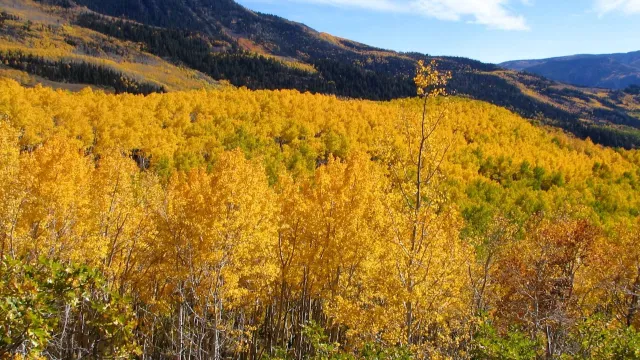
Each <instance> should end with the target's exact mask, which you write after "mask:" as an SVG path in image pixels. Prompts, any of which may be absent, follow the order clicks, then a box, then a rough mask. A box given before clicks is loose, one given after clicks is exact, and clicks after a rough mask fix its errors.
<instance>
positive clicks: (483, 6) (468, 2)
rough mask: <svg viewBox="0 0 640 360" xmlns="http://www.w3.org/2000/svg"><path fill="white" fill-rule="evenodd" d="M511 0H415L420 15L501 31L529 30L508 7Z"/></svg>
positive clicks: (519, 17) (524, 21) (520, 18)
mask: <svg viewBox="0 0 640 360" xmlns="http://www.w3.org/2000/svg"><path fill="white" fill-rule="evenodd" d="M508 3H509V0H414V1H413V6H414V7H415V8H416V9H418V10H420V13H422V14H424V15H426V16H429V17H434V18H436V19H440V20H451V21H458V20H461V19H463V18H465V17H469V18H471V19H472V20H471V22H474V23H478V24H482V25H486V26H489V27H492V28H496V29H501V30H528V29H529V27H528V26H527V21H526V20H525V18H524V17H523V16H521V15H514V14H513V13H512V12H511V11H510V10H509V9H508V7H507V5H508Z"/></svg>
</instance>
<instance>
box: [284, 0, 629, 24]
mask: <svg viewBox="0 0 640 360" xmlns="http://www.w3.org/2000/svg"><path fill="white" fill-rule="evenodd" d="M295 1H299V2H307V3H316V4H326V5H332V6H345V7H358V8H363V9H368V10H376V11H392V12H398V13H413V14H419V15H422V16H425V17H429V18H435V19H438V20H445V21H461V20H466V21H468V22H471V23H476V24H481V25H485V26H487V27H490V28H494V29H500V30H528V29H529V26H528V25H527V21H526V19H525V18H524V16H522V15H517V14H514V13H513V11H512V10H511V9H510V8H509V3H510V2H512V1H511V0H295ZM629 1H634V2H638V1H640V0H629ZM519 2H521V3H524V4H528V3H529V2H530V0H519Z"/></svg>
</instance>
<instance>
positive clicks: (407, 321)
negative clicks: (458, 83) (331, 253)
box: [387, 62, 470, 356]
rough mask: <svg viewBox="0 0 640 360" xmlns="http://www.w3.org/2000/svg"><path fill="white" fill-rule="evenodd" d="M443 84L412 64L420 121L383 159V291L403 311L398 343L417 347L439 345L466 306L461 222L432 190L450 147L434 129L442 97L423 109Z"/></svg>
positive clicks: (411, 120) (406, 125) (408, 125)
mask: <svg viewBox="0 0 640 360" xmlns="http://www.w3.org/2000/svg"><path fill="white" fill-rule="evenodd" d="M449 78H450V74H448V73H443V72H440V71H438V70H437V68H436V64H435V62H431V63H430V64H427V65H425V64H424V63H423V62H420V63H419V64H418V67H417V75H416V77H415V82H416V86H417V88H418V95H419V96H420V98H421V102H422V111H421V115H420V116H419V117H417V119H416V117H413V116H406V117H404V118H403V119H402V121H401V122H400V123H399V127H400V129H399V132H400V133H401V134H402V139H403V140H404V144H405V146H406V150H405V151H404V154H398V155H395V156H393V155H392V158H391V159H390V160H389V171H390V176H391V192H390V193H389V196H388V200H387V202H388V205H387V213H388V217H389V224H390V225H389V231H388V235H387V236H388V241H389V243H390V245H391V246H390V251H389V253H390V254H393V258H392V259H391V261H390V263H389V265H388V266H389V268H393V269H395V273H396V278H395V279H394V281H393V282H390V283H389V286H391V288H390V289H389V290H388V291H391V292H395V293H396V294H395V296H393V298H396V299H401V300H400V302H401V303H402V308H403V309H402V310H400V309H396V310H397V311H398V312H399V313H403V314H404V321H401V322H399V323H398V328H400V329H402V330H403V334H402V335H401V337H400V339H401V341H402V343H403V344H406V345H409V346H415V347H418V348H420V345H423V344H425V345H426V343H428V342H432V343H436V342H440V343H442V342H443V340H444V339H446V338H447V336H448V329H447V325H446V324H447V322H448V320H451V319H453V318H455V317H458V318H460V317H461V316H460V315H461V314H460V311H461V309H462V308H463V305H462V304H463V303H467V299H466V297H467V291H466V289H467V288H468V287H467V279H466V274H465V273H464V270H465V269H466V265H467V262H468V261H469V257H470V250H469V248H468V246H467V245H466V244H463V243H462V242H461V241H460V238H459V229H460V227H461V219H460V216H459V215H458V213H457V211H456V209H455V205H454V204H452V203H451V202H450V201H449V200H448V199H447V195H446V193H444V192H443V191H441V188H440V187H439V183H440V182H441V180H442V174H441V172H440V171H441V164H442V162H443V161H444V160H445V158H446V156H447V153H448V150H449V146H451V144H452V143H453V139H452V138H451V135H447V134H446V132H444V131H442V129H441V126H442V125H443V123H444V122H446V121H448V117H449V114H448V112H447V111H446V104H444V102H445V101H446V99H445V100H444V101H443V102H442V103H440V104H438V105H437V107H438V109H439V110H438V111H430V110H429V108H428V105H429V104H431V103H433V102H434V101H435V100H434V99H435V98H437V97H438V96H439V95H443V94H445V88H444V86H445V85H446V83H447V81H448V79H449ZM434 107H435V105H434ZM394 288H395V290H392V289H394ZM398 305H399V304H398ZM430 334H431V335H430ZM434 334H435V335H434ZM425 356H426V355H425Z"/></svg>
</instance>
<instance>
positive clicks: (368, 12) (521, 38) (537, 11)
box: [237, 0, 640, 63]
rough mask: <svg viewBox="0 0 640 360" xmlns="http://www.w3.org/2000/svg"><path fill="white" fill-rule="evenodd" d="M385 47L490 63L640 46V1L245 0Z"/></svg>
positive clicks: (269, 11)
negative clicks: (462, 57)
mask: <svg viewBox="0 0 640 360" xmlns="http://www.w3.org/2000/svg"><path fill="white" fill-rule="evenodd" d="M237 1H238V2H239V3H240V4H242V5H244V6H245V7H247V8H249V9H252V10H256V11H260V12H263V13H267V14H274V15H279V16H282V17H284V18H287V19H289V20H293V21H298V22H301V23H304V24H306V25H308V26H310V27H312V28H314V29H316V30H318V31H321V32H327V33H330V34H332V35H335V36H339V37H343V38H347V39H350V40H355V41H359V42H362V43H365V44H367V45H372V46H376V47H380V48H384V49H391V50H396V51H417V52H421V53H426V54H430V55H450V56H464V57H468V58H472V59H477V60H481V61H484V62H490V63H500V62H503V61H508V60H520V59H540V58H547V57H553V56H563V55H573V54H605V53H617V52H629V51H637V50H640V0H237Z"/></svg>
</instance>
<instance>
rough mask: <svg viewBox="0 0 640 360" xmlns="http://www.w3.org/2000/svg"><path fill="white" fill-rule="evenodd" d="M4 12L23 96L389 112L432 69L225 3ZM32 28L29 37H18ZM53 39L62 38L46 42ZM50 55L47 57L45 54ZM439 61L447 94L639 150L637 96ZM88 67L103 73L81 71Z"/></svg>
mask: <svg viewBox="0 0 640 360" xmlns="http://www.w3.org/2000/svg"><path fill="white" fill-rule="evenodd" d="M0 4H2V9H3V10H4V11H5V12H6V13H7V16H9V17H11V16H12V15H11V14H13V13H15V14H16V15H17V18H15V19H6V20H5V21H4V23H5V24H6V25H3V29H6V30H5V33H4V35H2V39H3V40H2V41H3V42H4V44H5V45H4V47H5V48H6V49H7V50H10V52H4V53H3V54H4V55H3V56H4V60H3V62H4V63H5V67H7V66H8V67H11V68H13V69H14V70H8V69H6V70H5V73H6V74H8V75H10V76H12V77H13V78H15V79H20V80H21V81H23V83H24V84H33V83H36V82H39V81H46V82H47V83H50V82H51V81H53V82H54V84H55V83H63V84H67V83H85V84H89V85H97V86H100V87H103V88H114V87H115V88H117V89H115V91H117V92H119V91H127V89H129V91H131V89H133V92H141V93H148V92H150V91H172V90H178V89H190V88H197V87H199V86H202V85H205V86H209V85H207V84H212V83H213V82H214V81H221V80H222V81H225V82H228V83H230V84H232V85H234V86H246V87H248V88H250V89H297V90H300V91H303V92H304V91H310V92H312V93H323V94H335V95H338V96H344V97H349V98H362V99H371V100H390V99H396V98H406V97H411V96H414V94H415V90H414V88H413V83H412V78H413V72H414V69H415V63H416V60H418V59H428V58H429V57H428V56H427V55H423V54H416V53H396V52H392V51H387V50H383V49H376V48H373V47H370V46H367V45H364V44H359V43H356V42H353V41H350V40H346V39H341V38H337V37H334V36H331V35H329V34H326V33H320V32H317V31H315V30H313V29H311V28H309V27H307V26H305V25H303V24H299V23H295V22H291V21H288V20H286V19H283V18H280V17H277V16H272V15H266V14H260V13H256V12H253V11H251V10H248V9H246V8H244V7H242V6H240V5H238V4H237V3H235V2H234V1H232V0H188V1H187V0H140V1H97V0H78V1H71V0H40V1H39V3H34V2H31V1H30V0H2V2H0ZM25 8H28V9H29V11H25V10H24V9H25ZM27 24H31V26H30V27H29V28H30V29H31V30H30V31H28V32H25V31H24V30H22V29H25V28H27V27H26V25H27ZM63 24H66V25H64V26H63ZM12 28H13V29H14V30H10V29H12ZM51 29H54V30H53V31H55V32H57V33H56V34H55V35H53V34H51V31H52V30H51ZM18 30H19V31H18ZM34 38H35V39H38V38H40V39H41V40H39V43H38V44H37V46H36V47H37V49H36V50H34V46H31V45H33V42H34V40H33V39H34ZM47 47H48V48H51V49H52V50H51V51H45V50H43V49H46V48H47ZM54 49H55V50H54ZM16 50H19V52H17V53H16ZM123 54H124V56H123ZM29 56H36V58H30V57H29ZM437 60H438V61H439V64H440V67H441V68H442V69H444V70H450V71H452V72H453V75H454V77H453V80H452V81H451V82H450V84H449V92H450V93H452V94H456V95H459V96H466V97H470V98H473V99H478V100H483V101H487V102H490V103H493V104H496V105H499V106H502V107H506V108H508V109H510V110H512V111H514V112H516V113H518V114H520V115H522V116H524V117H527V118H530V119H535V120H536V121H540V122H542V123H545V124H550V125H553V126H558V127H561V128H563V129H565V130H567V131H569V132H572V133H574V134H576V135H577V136H579V137H583V138H584V137H591V138H592V139H593V140H594V141H596V142H598V143H601V144H605V145H610V146H622V147H627V148H631V147H636V146H638V145H639V144H640V130H638V129H639V128H640V123H639V122H638V115H637V112H635V111H637V105H638V104H640V101H637V99H638V97H637V96H636V97H634V96H627V95H625V94H624V93H621V92H615V91H611V92H607V91H602V90H597V91H592V90H589V89H582V88H576V87H572V86H565V85H562V84H559V83H555V82H553V81H548V80H546V79H545V78H542V77H535V76H533V75H530V74H521V73H518V72H515V71H504V70H503V69H500V68H499V67H497V66H495V65H491V64H483V63H480V62H478V61H474V60H470V59H463V58H454V57H437ZM84 62H87V63H88V64H90V65H91V66H94V65H95V64H99V65H100V66H99V67H100V68H99V69H97V70H96V69H93V68H91V69H82V68H81V67H80V68H78V66H79V65H78V63H84ZM71 67H73V68H74V69H73V70H71V69H70V68H71ZM76 68H78V69H76ZM110 69H111V70H115V71H116V73H109V71H107V70H110ZM15 70H18V71H22V72H23V73H16V72H15ZM95 72H98V74H94V73H95ZM90 73H91V74H90ZM119 74H123V75H124V79H125V81H123V80H122V79H120V78H121V76H119ZM159 74H162V77H163V78H162V79H161V78H158V77H159ZM131 83H133V85H132V86H129V84H131ZM65 86H66V87H70V88H77V85H73V86H69V85H65Z"/></svg>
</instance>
